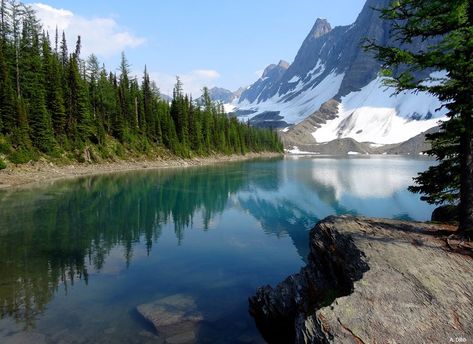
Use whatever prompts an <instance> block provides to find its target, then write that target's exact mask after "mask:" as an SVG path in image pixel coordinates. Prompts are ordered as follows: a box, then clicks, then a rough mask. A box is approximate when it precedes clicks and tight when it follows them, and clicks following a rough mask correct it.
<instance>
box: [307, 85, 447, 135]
mask: <svg viewBox="0 0 473 344" xmlns="http://www.w3.org/2000/svg"><path fill="white" fill-rule="evenodd" d="M441 105H442V104H441V102H440V101H439V100H438V99H437V98H436V97H434V96H432V95H429V94H427V93H422V92H419V93H416V94H414V93H409V92H403V93H401V94H398V95H393V89H386V87H385V86H384V85H383V84H382V78H380V77H378V78H377V79H375V80H373V81H372V82H371V83H369V84H368V85H366V86H365V87H364V88H362V89H361V90H360V91H358V92H352V93H350V94H349V95H347V96H346V97H343V98H342V100H341V104H340V105H339V109H338V117H337V118H335V119H333V120H330V121H328V122H327V123H326V124H325V125H323V126H322V127H321V128H320V129H318V130H316V131H315V132H313V133H312V136H313V137H314V139H315V140H316V141H317V142H329V141H332V140H335V139H338V138H347V137H350V138H353V139H355V140H357V141H358V142H373V143H376V144H391V143H400V142H404V141H406V140H409V139H410V138H412V137H414V136H416V135H418V134H420V133H422V132H424V131H426V130H428V129H430V128H432V127H435V126H436V125H438V124H439V121H440V120H443V119H445V113H446V110H445V109H441V110H439V108H440V107H441Z"/></svg>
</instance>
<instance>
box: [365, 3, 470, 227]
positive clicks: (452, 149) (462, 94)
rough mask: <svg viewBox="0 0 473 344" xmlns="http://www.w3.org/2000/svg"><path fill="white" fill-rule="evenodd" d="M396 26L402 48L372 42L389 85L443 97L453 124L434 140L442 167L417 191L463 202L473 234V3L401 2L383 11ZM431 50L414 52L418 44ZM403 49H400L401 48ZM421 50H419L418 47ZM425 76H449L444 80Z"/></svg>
mask: <svg viewBox="0 0 473 344" xmlns="http://www.w3.org/2000/svg"><path fill="white" fill-rule="evenodd" d="M381 16H382V17H383V18H384V19H387V20H390V21H392V23H393V24H392V25H393V30H392V33H393V40H392V41H397V42H398V43H400V46H401V47H400V48H399V47H393V46H383V45H379V44H378V43H377V42H374V41H369V42H368V44H367V48H368V49H371V50H374V51H375V53H376V54H377V56H378V58H379V59H380V60H381V61H383V62H384V66H383V68H384V69H385V70H389V71H388V72H384V75H385V76H388V77H389V79H387V80H386V83H387V85H390V86H394V87H396V89H397V91H398V92H400V91H403V90H415V91H426V92H428V93H431V94H433V95H435V96H437V97H438V98H439V99H440V100H441V101H442V102H443V103H444V104H445V105H444V107H445V108H446V109H447V110H448V113H447V116H448V117H449V120H448V121H446V122H444V123H442V125H441V130H440V132H439V133H437V134H434V135H430V137H429V140H430V141H431V143H432V149H431V150H429V151H428V152H427V153H428V154H429V155H431V156H434V157H436V159H437V160H438V161H439V164H438V166H434V167H431V168H430V169H429V170H427V171H425V172H422V173H420V174H419V176H418V177H417V178H416V183H417V185H415V186H412V187H410V188H409V189H410V190H411V191H413V192H419V193H422V194H423V196H422V198H423V199H424V200H426V201H427V202H429V203H433V204H440V203H444V202H448V203H454V204H455V203H459V205H460V226H459V229H460V230H463V231H468V232H470V233H472V232H473V154H472V149H473V136H472V131H473V97H472V94H473V2H472V1H468V0H398V1H395V2H393V3H391V5H390V6H389V7H388V8H386V9H384V10H381ZM414 42H423V45H424V46H426V47H425V48H423V49H421V50H418V51H414V50H412V48H410V47H412V46H413V45H412V43H414ZM398 46H399V45H398ZM414 46H415V45H414ZM419 71H424V72H425V71H428V72H432V71H445V73H446V75H445V76H444V77H438V76H435V75H434V74H430V76H428V77H424V78H422V77H419V75H421V74H419V73H418V72H419Z"/></svg>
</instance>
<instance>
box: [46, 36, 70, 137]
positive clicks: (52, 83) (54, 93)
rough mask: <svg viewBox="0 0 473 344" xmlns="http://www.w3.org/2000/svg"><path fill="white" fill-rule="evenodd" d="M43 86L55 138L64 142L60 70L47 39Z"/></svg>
mask: <svg viewBox="0 0 473 344" xmlns="http://www.w3.org/2000/svg"><path fill="white" fill-rule="evenodd" d="M43 69H44V86H45V91H46V107H47V110H48V112H49V113H50V114H51V120H52V126H53V130H54V135H55V137H56V139H57V140H58V141H59V142H60V143H62V142H64V139H65V136H66V133H65V126H66V109H65V106H64V95H63V89H62V74H63V72H62V70H61V64H60V62H59V60H58V57H57V55H56V54H55V53H54V54H53V53H52V51H51V47H50V44H49V40H47V39H44V40H43Z"/></svg>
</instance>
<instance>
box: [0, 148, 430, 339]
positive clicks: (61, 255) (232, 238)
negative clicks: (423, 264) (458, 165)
mask: <svg viewBox="0 0 473 344" xmlns="http://www.w3.org/2000/svg"><path fill="white" fill-rule="evenodd" d="M430 164H432V161H431V160H427V159H421V158H419V159H408V158H403V157H388V156H383V157H352V158H327V157H286V158H284V159H275V160H256V161H247V162H239V163H229V164H221V165H216V166H207V167H195V168H185V169H163V170H153V171H146V170H145V171H140V172H127V173H116V174H110V175H103V176H93V177H85V178H80V179H75V180H66V181H58V182H54V183H49V185H43V186H37V187H30V188H21V189H16V190H4V191H0V310H1V318H0V342H1V343H41V342H45V343H91V342H96V343H143V342H144V343H163V338H162V337H163V336H161V337H160V336H158V335H157V332H156V331H155V329H154V327H153V326H152V325H151V323H149V322H148V321H146V320H145V319H144V318H143V317H142V315H140V313H139V312H138V311H137V307H138V306H139V305H143V304H148V303H153V302H158V303H159V302H161V301H160V300H177V302H178V303H179V302H181V301H179V300H185V301H186V302H187V303H186V304H191V305H192V307H193V309H194V311H195V312H197V313H199V314H201V315H202V319H203V320H202V321H200V322H199V323H198V326H197V327H196V328H195V329H194V333H195V336H196V341H197V342H199V343H260V342H264V341H263V339H262V338H261V336H260V335H259V333H258V330H257V329H256V326H255V324H254V322H253V319H252V318H251V316H250V315H249V314H248V297H249V296H251V295H252V294H254V292H255V290H256V289H257V288H258V287H259V286H261V285H265V284H271V285H274V284H276V283H278V282H280V281H282V280H283V279H284V278H285V277H286V276H288V275H289V274H292V273H295V272H297V271H298V270H299V268H300V267H301V266H303V265H304V264H305V263H304V261H305V258H306V256H307V253H308V231H309V230H310V229H311V228H312V227H313V226H314V225H315V223H316V222H317V221H318V220H319V219H323V218H324V217H326V216H328V215H333V214H356V215H366V216H375V217H387V218H397V219H411V220H428V219H429V218H430V215H431V212H432V210H433V207H432V206H430V205H428V204H426V203H424V202H421V201H420V200H419V196H418V195H414V194H411V193H409V192H408V191H407V190H406V188H407V186H409V185H411V183H412V177H414V176H415V175H416V174H417V172H418V171H423V170H425V169H426V168H427V167H428V166H429V165H430ZM168 339H169V338H168ZM183 340H184V339H182V338H181V342H182V341H183ZM169 341H170V342H175V343H178V342H179V338H177V339H176V338H174V339H172V338H171V339H169ZM184 341H185V340H184Z"/></svg>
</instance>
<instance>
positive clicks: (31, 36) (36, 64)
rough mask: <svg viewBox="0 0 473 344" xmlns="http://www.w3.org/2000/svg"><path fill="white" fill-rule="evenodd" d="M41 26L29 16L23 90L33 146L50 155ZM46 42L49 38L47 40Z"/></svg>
mask: <svg viewBox="0 0 473 344" xmlns="http://www.w3.org/2000/svg"><path fill="white" fill-rule="evenodd" d="M39 27H40V26H39V23H38V21H37V19H36V18H35V17H34V15H33V14H32V13H29V12H28V13H27V17H26V18H25V20H24V22H23V33H22V38H21V41H22V58H21V66H22V68H23V70H24V73H22V79H21V80H22V89H23V94H24V97H25V101H27V102H28V103H27V104H28V106H27V109H28V122H29V126H30V128H31V139H32V142H33V145H34V146H35V147H37V148H38V149H39V150H40V151H42V152H45V153H49V152H52V151H53V150H54V149H55V146H56V143H55V140H54V136H53V131H52V124H51V117H50V115H49V113H48V111H47V109H46V104H45V92H44V83H43V74H42V71H43V65H42V58H41V53H40V43H39V33H38V30H39ZM44 39H46V38H44Z"/></svg>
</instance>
